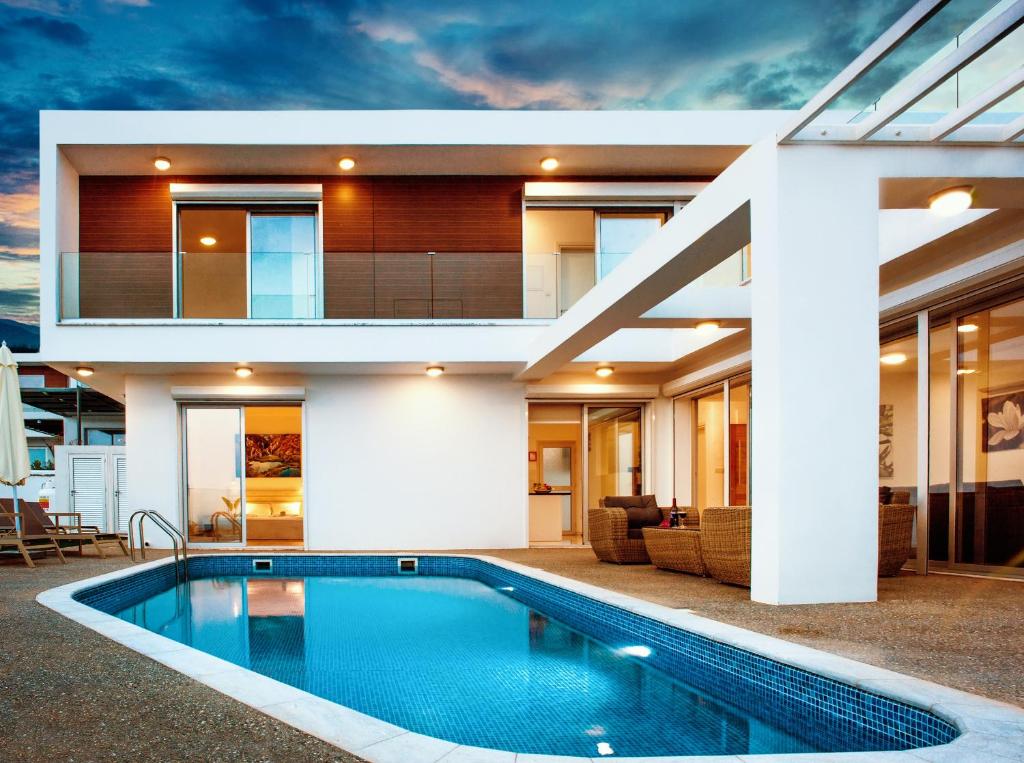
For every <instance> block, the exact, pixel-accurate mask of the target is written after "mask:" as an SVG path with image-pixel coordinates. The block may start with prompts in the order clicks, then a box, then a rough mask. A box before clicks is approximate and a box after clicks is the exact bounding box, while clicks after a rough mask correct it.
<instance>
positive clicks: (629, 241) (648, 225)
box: [597, 212, 666, 278]
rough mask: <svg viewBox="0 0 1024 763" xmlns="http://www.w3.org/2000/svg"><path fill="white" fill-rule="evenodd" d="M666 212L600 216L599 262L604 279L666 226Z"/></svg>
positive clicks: (619, 213) (598, 227)
mask: <svg viewBox="0 0 1024 763" xmlns="http://www.w3.org/2000/svg"><path fill="white" fill-rule="evenodd" d="M665 218H666V215H665V213H664V212H601V213H600V214H599V215H598V225H597V229H598V248H599V249H598V251H599V252H600V254H599V256H598V259H599V260H600V263H601V267H600V270H601V273H600V277H601V278H604V277H605V276H607V275H608V274H609V273H611V272H612V271H613V270H614V269H615V268H617V267H618V266H619V263H621V262H622V261H623V260H624V259H626V257H628V256H629V255H630V254H632V253H633V252H634V251H636V249H637V248H638V247H639V246H640V245H641V244H642V243H644V241H646V240H647V239H649V238H650V237H651V236H652V235H654V233H655V232H656V231H657V230H658V228H660V227H661V226H662V225H664V224H665Z"/></svg>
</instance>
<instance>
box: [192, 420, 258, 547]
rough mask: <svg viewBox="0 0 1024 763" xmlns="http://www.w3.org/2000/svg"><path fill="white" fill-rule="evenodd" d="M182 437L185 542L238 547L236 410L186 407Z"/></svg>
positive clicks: (239, 444) (238, 433)
mask: <svg viewBox="0 0 1024 763" xmlns="http://www.w3.org/2000/svg"><path fill="white" fill-rule="evenodd" d="M184 438H185V441H184V450H185V485H186V491H185V496H186V498H185V513H186V517H187V520H188V540H189V543H241V542H242V516H243V513H244V510H243V506H242V495H243V491H244V489H245V488H244V476H243V474H242V409H241V408H238V407H230V408H206V407H187V408H185V413H184Z"/></svg>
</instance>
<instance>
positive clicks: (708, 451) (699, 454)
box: [693, 388, 726, 511]
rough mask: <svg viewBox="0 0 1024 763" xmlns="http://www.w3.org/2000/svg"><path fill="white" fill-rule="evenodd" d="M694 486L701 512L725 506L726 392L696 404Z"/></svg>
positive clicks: (708, 397)
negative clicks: (713, 507) (708, 508)
mask: <svg viewBox="0 0 1024 763" xmlns="http://www.w3.org/2000/svg"><path fill="white" fill-rule="evenodd" d="M694 408H695V416H694V421H695V427H696V429H695V437H694V440H695V441H694V474H695V477H696V483H695V485H694V491H693V500H694V505H695V506H696V507H697V509H698V511H703V510H704V509H706V508H707V507H708V506H724V505H725V445H726V442H725V392H724V390H723V389H721V388H719V389H718V390H716V391H715V392H712V393H710V394H707V395H704V396H702V397H698V398H697V399H696V400H695V401H694Z"/></svg>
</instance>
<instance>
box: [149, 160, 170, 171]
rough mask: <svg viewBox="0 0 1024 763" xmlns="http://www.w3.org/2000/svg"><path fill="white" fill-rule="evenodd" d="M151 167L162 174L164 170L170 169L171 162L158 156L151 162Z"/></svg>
mask: <svg viewBox="0 0 1024 763" xmlns="http://www.w3.org/2000/svg"><path fill="white" fill-rule="evenodd" d="M153 166H154V167H156V168H157V169H158V170H160V171H161V172H163V171H164V170H169V169H170V168H171V160H170V159H168V158H166V157H164V156H158V157H157V158H156V159H154V160H153Z"/></svg>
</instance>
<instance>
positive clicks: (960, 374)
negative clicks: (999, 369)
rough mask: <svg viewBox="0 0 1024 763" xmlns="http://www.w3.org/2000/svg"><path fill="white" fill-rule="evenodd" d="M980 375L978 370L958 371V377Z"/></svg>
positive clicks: (963, 369) (961, 369)
mask: <svg viewBox="0 0 1024 763" xmlns="http://www.w3.org/2000/svg"><path fill="white" fill-rule="evenodd" d="M976 373H978V369H977V368H958V369H956V375H957V376H969V375H970V374H976Z"/></svg>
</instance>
